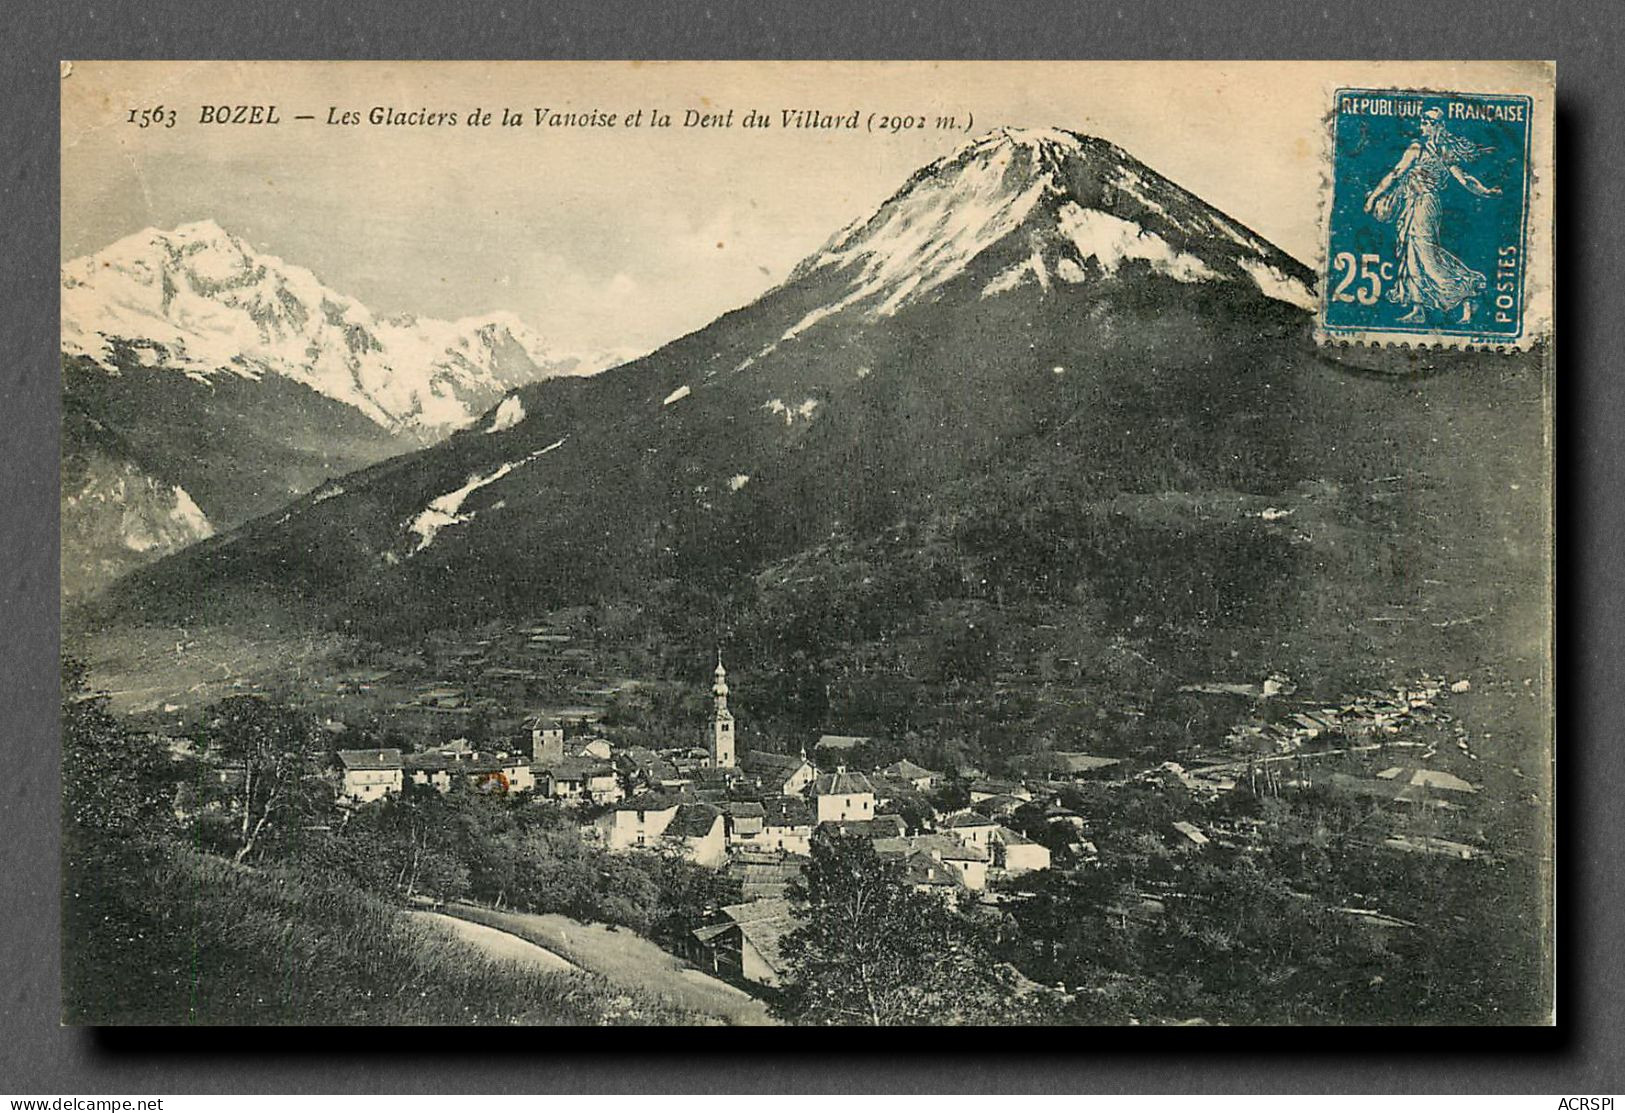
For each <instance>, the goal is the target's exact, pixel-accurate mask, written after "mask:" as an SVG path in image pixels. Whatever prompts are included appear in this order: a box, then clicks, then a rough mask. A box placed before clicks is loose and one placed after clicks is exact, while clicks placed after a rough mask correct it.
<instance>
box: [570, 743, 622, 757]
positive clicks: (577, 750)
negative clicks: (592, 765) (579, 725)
mask: <svg viewBox="0 0 1625 1113" xmlns="http://www.w3.org/2000/svg"><path fill="white" fill-rule="evenodd" d="M569 752H570V756H571V757H579V758H586V759H588V760H591V761H608V760H610V759H611V758H612V757H614V756H615V751H614V749H612V748H611V747H610V744H609V743H608V742H607V741H605V740H604V739H602V738H578V739H577V740H576V741H574V742H572V743H570V747H569Z"/></svg>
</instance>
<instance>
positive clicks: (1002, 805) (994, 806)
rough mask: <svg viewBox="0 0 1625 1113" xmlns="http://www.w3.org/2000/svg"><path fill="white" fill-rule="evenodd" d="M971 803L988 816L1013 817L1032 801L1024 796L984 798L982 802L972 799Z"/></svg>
mask: <svg viewBox="0 0 1625 1113" xmlns="http://www.w3.org/2000/svg"><path fill="white" fill-rule="evenodd" d="M971 803H973V804H975V805H976V810H977V811H979V812H984V813H986V814H987V815H990V816H1007V815H1013V814H1014V813H1015V811H1016V810H1017V809H1018V808H1022V807H1025V806H1026V805H1028V804H1030V803H1032V801H1031V800H1030V799H1028V798H1026V797H1022V796H1011V795H1002V796H984V797H982V799H980V800H977V799H976V798H975V797H972V798H971Z"/></svg>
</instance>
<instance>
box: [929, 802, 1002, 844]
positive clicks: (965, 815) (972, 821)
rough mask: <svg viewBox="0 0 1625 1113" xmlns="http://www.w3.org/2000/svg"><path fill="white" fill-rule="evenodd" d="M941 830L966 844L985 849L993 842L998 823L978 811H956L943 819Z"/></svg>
mask: <svg viewBox="0 0 1625 1113" xmlns="http://www.w3.org/2000/svg"><path fill="white" fill-rule="evenodd" d="M940 826H941V828H942V830H944V831H946V832H947V833H948V834H950V835H952V836H953V837H954V838H956V839H958V840H959V841H960V842H962V843H964V844H966V845H967V846H976V847H980V848H981V849H983V850H987V849H988V848H989V847H990V846H991V845H992V844H993V832H995V831H997V830H998V829H999V825H998V824H997V823H995V822H994V821H993V820H991V819H989V818H988V817H987V816H985V815H983V814H982V813H980V812H969V811H966V812H956V813H954V814H953V815H951V816H949V817H948V818H947V819H945V820H943V821H942V823H941V824H940Z"/></svg>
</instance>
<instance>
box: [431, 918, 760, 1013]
mask: <svg viewBox="0 0 1625 1113" xmlns="http://www.w3.org/2000/svg"><path fill="white" fill-rule="evenodd" d="M446 910H447V911H448V912H449V913H451V914H452V915H453V916H457V917H466V918H468V919H469V920H471V921H474V924H475V925H481V926H485V927H486V928H487V929H495V930H496V931H497V932H498V934H504V933H512V935H514V936H518V937H519V938H521V939H523V940H529V941H531V942H533V943H535V944H537V945H538V949H542V948H546V949H547V950H548V951H551V952H556V953H558V954H561V955H564V956H566V957H567V958H568V959H569V960H570V961H572V962H574V963H576V964H577V965H578V966H579V967H580V968H581V969H583V970H588V971H591V972H592V973H594V974H599V975H602V976H603V977H604V978H605V979H607V980H608V981H610V982H612V983H614V984H615V985H618V986H621V987H622V988H625V989H629V990H635V991H638V992H642V993H647V994H651V995H655V996H658V997H663V998H665V999H666V1000H667V1001H669V1002H670V1003H671V1004H672V1005H674V1006H675V1007H677V1008H681V1009H687V1010H690V1011H692V1012H698V1013H706V1014H708V1015H710V1016H714V1017H717V1018H718V1019H720V1020H722V1021H724V1022H725V1023H728V1024H739V1025H762V1024H776V1023H777V1021H775V1020H774V1019H773V1018H772V1017H771V1016H770V1015H769V1014H768V1011H767V1005H766V1004H765V1003H764V1002H762V1001H761V1000H759V999H758V998H756V997H752V996H751V995H750V994H748V993H746V992H745V991H744V990H742V989H740V988H738V987H737V986H733V985H730V984H728V983H727V982H725V981H722V980H720V979H718V978H714V977H712V976H711V975H710V974H707V973H705V972H704V971H703V970H698V969H696V968H695V967H693V966H692V965H690V964H689V963H687V962H684V961H683V960H682V959H679V958H677V957H676V956H674V955H671V954H668V953H667V952H666V951H663V950H661V949H660V948H659V947H658V946H656V945H655V944H654V943H651V942H650V941H649V940H647V939H645V938H643V937H642V936H640V935H638V934H636V933H635V932H632V931H628V930H627V929H625V928H621V929H619V930H616V929H613V928H610V927H608V926H606V925H604V924H584V923H581V922H580V921H578V920H572V919H570V918H569V917H567V916H560V915H557V914H555V913H548V914H545V915H539V914H536V913H529V912H497V911H494V910H492V909H489V908H481V907H479V906H477V905H467V904H449V905H447V906H446Z"/></svg>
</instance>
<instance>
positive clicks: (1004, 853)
mask: <svg viewBox="0 0 1625 1113" xmlns="http://www.w3.org/2000/svg"><path fill="white" fill-rule="evenodd" d="M1049 860H1050V859H1049V847H1047V846H1045V845H1044V844H1043V843H1039V842H1034V841H1033V840H1032V839H1029V838H1028V837H1027V836H1026V835H1023V834H1021V833H1020V832H1019V831H1012V830H1010V828H1008V827H1000V828H999V829H998V830H997V831H995V832H994V833H993V862H994V864H995V865H996V866H998V867H999V868H1001V869H1003V870H1004V872H1005V873H1007V874H1009V875H1010V876H1011V877H1018V876H1020V875H1021V874H1024V873H1032V872H1033V871H1034V870H1047V869H1049Z"/></svg>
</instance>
